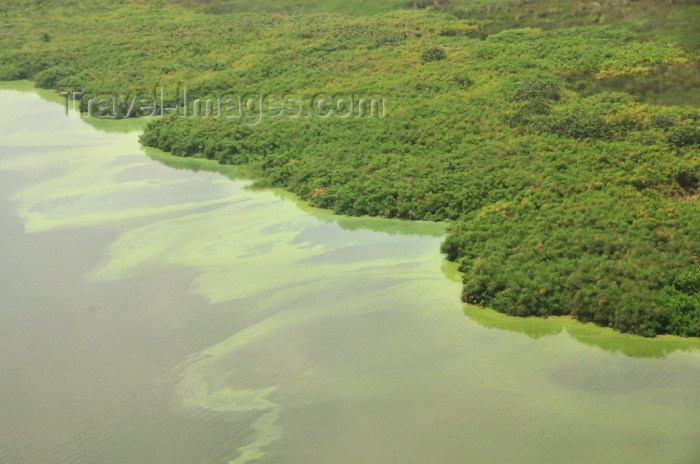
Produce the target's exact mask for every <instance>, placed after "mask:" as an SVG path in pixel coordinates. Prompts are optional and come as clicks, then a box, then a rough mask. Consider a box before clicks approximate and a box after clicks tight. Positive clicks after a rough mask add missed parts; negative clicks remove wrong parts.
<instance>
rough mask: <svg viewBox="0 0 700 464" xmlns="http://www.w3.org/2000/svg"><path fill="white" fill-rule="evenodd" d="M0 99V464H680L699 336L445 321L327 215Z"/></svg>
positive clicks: (413, 234)
mask: <svg viewBox="0 0 700 464" xmlns="http://www.w3.org/2000/svg"><path fill="white" fill-rule="evenodd" d="M52 99H53V97H51V96H49V95H48V94H46V93H44V92H42V93H37V92H35V91H33V90H32V89H31V87H30V86H29V85H27V84H26V83H12V84H7V83H6V84H3V85H2V86H1V87H0V107H1V108H2V113H0V259H1V261H0V463H2V464H45V463H51V464H64V463H66V464H68V463H72V464H73V463H89V464H92V463H95V464H97V463H99V464H109V463H114V464H124V463H129V464H131V463H149V464H150V463H153V464H177V463H182V464H198V463H235V464H242V463H266V464H286V463H290V464H291V463H294V464H346V463H347V464H375V463H376V464H388V463H397V464H440V463H450V464H451V463H468V464H471V463H474V464H479V463H488V464H495V463H504V464H518V463H537V464H546V463H556V464H559V463H582V464H583V463H585V464H589V463H597V464H601V463H611V464H623V463H630V464H641V463H665V464H697V463H699V462H700V387H699V386H700V342H698V341H697V340H684V339H680V338H673V337H659V338H657V339H654V340H647V339H641V338H636V337H632V336H628V335H621V334H618V333H615V332H613V331H610V330H607V329H602V328H598V327H595V326H591V325H582V324H577V323H575V322H573V321H570V320H568V319H566V318H550V319H547V320H542V319H516V318H509V317H506V316H503V315H500V314H497V313H495V312H493V311H490V310H487V309H481V308H475V307H470V306H465V305H463V304H462V303H461V302H460V300H459V295H460V283H459V276H458V274H457V273H456V270H455V268H454V266H453V265H451V264H449V263H446V262H445V261H444V259H443V257H442V256H441V255H440V252H439V245H440V242H441V241H442V237H443V234H444V227H443V226H442V225H439V224H430V223H405V222H397V221H389V220H380V219H368V218H346V217H338V216H333V215H331V214H330V213H327V212H323V211H317V210H312V209H310V208H307V207H305V206H303V205H302V204H300V203H299V202H297V201H295V200H294V199H293V198H291V197H290V196H289V195H285V194H282V193H279V192H272V191H252V190H250V189H248V188H246V186H247V185H248V184H249V182H247V181H244V180H235V179H234V175H233V174H234V173H233V171H231V170H227V169H226V168H223V167H219V166H217V165H215V164H212V163H208V162H204V161H197V160H188V159H184V160H183V159H178V158H172V157H169V156H167V155H164V154H161V153H158V152H155V151H149V152H147V153H146V152H145V151H144V149H143V148H142V147H140V146H139V144H138V132H136V131H134V130H133V129H138V123H134V122H132V121H116V122H108V123H105V122H102V121H94V120H89V121H87V120H86V121H84V120H81V119H80V118H79V117H77V116H76V115H74V114H70V115H68V116H66V115H65V113H64V109H63V107H62V106H61V105H60V104H57V103H56V102H54V101H49V100H52Z"/></svg>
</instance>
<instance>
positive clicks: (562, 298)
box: [0, 0, 700, 336]
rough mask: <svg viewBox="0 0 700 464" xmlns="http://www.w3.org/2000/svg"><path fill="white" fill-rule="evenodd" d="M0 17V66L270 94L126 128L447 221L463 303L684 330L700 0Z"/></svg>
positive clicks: (163, 7)
mask: <svg viewBox="0 0 700 464" xmlns="http://www.w3.org/2000/svg"><path fill="white" fill-rule="evenodd" d="M0 14H1V15H2V16H1V18H2V26H1V29H0V43H1V44H2V46H1V47H0V56H2V60H0V63H1V64H0V79H4V80H12V79H31V80H33V81H34V82H35V83H36V84H37V85H38V86H40V87H44V88H60V89H66V88H67V87H70V88H71V89H78V88H80V89H83V90H84V91H85V92H87V93H88V94H89V93H90V92H92V94H94V95H98V94H108V93H113V94H115V95H117V94H118V95H135V94H136V93H138V92H144V91H145V90H147V89H154V88H156V87H157V88H160V89H164V91H165V94H167V95H169V97H168V104H170V105H172V104H174V103H175V100H177V99H178V98H179V92H181V91H182V89H184V88H185V87H186V88H187V90H188V92H190V94H191V95H200V96H207V95H217V96H221V95H222V94H223V93H229V94H234V93H235V94H237V95H238V94H240V95H269V94H276V95H279V96H280V97H281V99H282V100H284V99H285V96H286V98H287V99H286V100H284V102H281V103H280V102H276V103H275V104H277V105H278V106H274V105H273V106H272V107H271V105H270V102H267V103H264V102H263V101H262V100H261V101H259V102H258V103H255V102H254V103H253V105H252V106H251V107H248V106H245V107H243V106H241V104H243V103H246V102H247V99H246V98H244V99H243V100H241V101H239V102H238V105H239V106H238V107H236V108H234V109H233V113H234V114H231V115H229V116H236V115H235V112H236V111H238V112H239V114H238V117H221V115H219V117H214V116H216V115H214V114H210V115H209V117H202V114H199V116H195V117H182V111H180V113H179V114H177V115H176V114H174V113H175V112H174V111H173V112H172V114H170V115H169V116H165V117H157V118H153V121H152V122H151V123H150V124H149V125H148V126H147V128H146V130H145V132H144V134H143V135H142V139H141V140H142V142H143V143H144V144H145V145H148V146H153V147H158V148H160V149H162V150H165V151H169V152H171V153H172V154H173V155H176V156H192V157H206V158H210V159H215V160H217V161H219V162H220V163H224V164H235V165H241V166H244V167H245V169H246V170H247V171H248V172H251V173H253V174H254V175H255V176H256V177H257V178H258V179H259V184H260V185H268V186H276V187H282V188H284V189H287V190H289V191H291V192H294V193H296V194H297V195H299V196H300V197H301V198H303V199H305V200H308V201H309V202H310V203H311V204H312V205H315V206H318V207H322V208H328V209H332V210H333V211H336V212H338V213H341V214H348V215H373V216H383V217H390V218H402V219H409V220H415V219H423V220H432V221H450V222H451V229H450V233H449V235H448V237H447V239H446V240H445V242H444V244H443V252H445V253H446V254H447V257H448V258H449V259H451V260H456V261H458V262H459V263H460V269H461V271H462V272H463V273H464V292H463V295H462V298H463V299H464V301H467V302H469V303H475V304H481V305H485V306H488V307H491V308H494V309H496V310H498V311H502V312H504V313H507V314H511V315H518V316H527V315H537V316H548V315H568V314H570V315H572V316H573V317H575V318H576V319H578V320H581V321H594V322H595V323H598V324H601V325H605V326H611V327H614V328H615V329H618V330H620V331H622V332H631V333H636V334H641V335H644V336H653V335H655V334H661V333H670V334H677V335H684V336H699V335H700V207H699V206H698V195H699V193H700V156H699V153H700V151H699V147H700V132H699V130H698V119H699V118H700V111H699V110H698V103H700V86H699V81H700V59H699V55H698V53H699V52H700V31H699V30H698V28H699V24H698V23H699V21H698V19H699V18H700V2H697V1H691V0H686V1H683V0H676V1H672V2H658V1H650V0H640V1H633V2H630V1H616V0H606V1H601V2H587V1H584V2H566V1H555V0H529V1H528V0H517V1H502V0H474V1H466V0H454V1H452V2H445V1H441V0H435V1H430V2H422V1H416V2H413V1H403V0H382V1H373V2H366V1H361V0H347V1H344V2H337V1H327V2H321V1H319V2H307V1H293V0H290V1H287V2H279V1H273V0H264V1H252V0H251V1H234V0H212V1H202V2H199V1H191V0H184V1H181V2H170V1H166V0H161V1H153V2H151V1H146V0H131V1H129V0H124V1H117V2H113V1H109V2H108V1H96V2H90V3H88V4H85V3H82V2H77V1H58V0H45V1H43V2H39V1H33V0H32V1H29V0H14V1H12V0H11V1H8V2H5V3H4V5H3V6H2V7H0ZM162 91H163V90H161V92H162ZM319 94H325V95H329V96H334V95H340V94H343V95H355V94H363V95H370V96H381V97H383V106H382V108H381V113H382V114H380V108H378V107H375V108H369V109H368V108H367V107H365V114H364V115H360V114H354V113H353V114H349V116H348V117H341V116H342V115H343V114H345V113H343V111H341V110H345V109H347V107H346V106H344V105H338V106H336V107H332V106H331V105H326V106H324V105H323V104H321V106H317V107H316V110H314V111H318V109H319V108H321V109H322V110H323V111H326V113H323V114H317V113H314V114H312V115H311V116H312V117H306V116H307V114H308V113H307V112H306V111H307V110H309V109H313V108H314V107H311V106H310V105H311V104H312V103H313V104H317V103H319V102H318V101H312V97H313V96H315V95H319ZM95 98H97V97H95ZM232 100H233V101H234V102H235V100H236V98H233V99H232ZM338 100H339V99H338V98H336V101H335V103H336V104H337V103H338ZM346 100H347V99H346ZM125 102H126V103H125ZM82 103H83V104H85V101H83V102H82ZM93 103H96V102H95V101H93ZM273 103H274V102H273ZM321 103H323V102H321ZM326 103H328V102H326ZM255 105H259V106H260V107H259V108H258V107H256V106H255ZM265 105H267V107H265V108H263V106H265ZM128 106H129V105H128V99H125V100H123V101H122V104H121V105H120V106H119V107H120V108H121V109H122V110H121V112H122V113H125V112H126V113H128V111H129V108H128ZM182 106H183V107H184V106H186V105H184V104H183V105H182ZM187 106H188V109H189V104H188V105H187ZM205 106H206V105H205ZM233 106H234V107H235V105H233ZM96 108H97V111H101V112H102V115H103V116H108V115H109V114H108V113H109V112H110V111H112V110H110V108H112V106H109V105H104V104H103V105H99V104H97V103H96ZM100 108H102V109H100ZM132 109H133V108H132ZM180 109H181V110H182V109H184V108H180ZM205 109H206V108H205ZM372 109H374V110H375V113H376V114H374V115H373V116H372V117H370V115H369V114H368V113H369V110H372ZM192 110H194V107H193V108H192ZM199 110H200V113H201V110H202V108H201V107H200V108H199ZM248 110H251V111H252V112H251V113H250V114H248V113H246V111H248ZM270 110H273V112H274V111H277V112H278V113H275V114H277V116H281V117H263V116H264V115H265V114H269V111H270ZM331 110H334V111H335V114H330V111H331ZM113 111H114V112H115V113H119V111H118V110H117V109H116V107H115V108H113ZM212 111H213V107H212ZM257 111H260V113H259V114H258V116H255V114H256V112H257ZM263 111H267V112H268V113H263ZM244 113H245V114H244ZM341 113H342V114H341ZM112 116H115V114H112ZM117 116H118V115H117ZM248 116H252V117H254V118H255V120H253V121H251V120H250V118H248ZM324 116H325V117H324ZM380 116H383V117H380ZM258 119H259V120H258ZM251 122H252V123H251Z"/></svg>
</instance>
